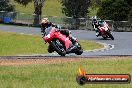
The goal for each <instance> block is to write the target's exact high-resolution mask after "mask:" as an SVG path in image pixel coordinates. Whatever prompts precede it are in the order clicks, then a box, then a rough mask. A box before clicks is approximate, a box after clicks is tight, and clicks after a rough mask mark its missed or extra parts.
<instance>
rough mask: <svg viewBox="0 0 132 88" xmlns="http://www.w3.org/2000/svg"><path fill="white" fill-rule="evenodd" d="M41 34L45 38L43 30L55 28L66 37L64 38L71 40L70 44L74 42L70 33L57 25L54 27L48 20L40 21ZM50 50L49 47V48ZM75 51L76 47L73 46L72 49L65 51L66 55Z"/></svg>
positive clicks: (74, 39)
mask: <svg viewBox="0 0 132 88" xmlns="http://www.w3.org/2000/svg"><path fill="white" fill-rule="evenodd" d="M40 24H41V33H42V35H43V36H45V29H46V28H48V27H55V28H57V31H60V33H61V34H64V35H66V37H69V39H70V40H71V42H72V44H74V43H75V42H76V38H74V37H73V36H72V35H71V33H70V31H69V30H68V29H60V28H59V27H58V26H57V25H55V24H54V23H52V22H49V20H48V18H43V19H42V20H41V23H40ZM49 48H50V47H49ZM49 48H48V51H50V49H49ZM75 49H76V47H75V46H74V45H72V47H70V48H68V49H67V50H66V53H72V52H74V50H75Z"/></svg>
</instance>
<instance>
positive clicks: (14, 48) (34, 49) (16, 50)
mask: <svg viewBox="0 0 132 88" xmlns="http://www.w3.org/2000/svg"><path fill="white" fill-rule="evenodd" d="M80 43H81V45H82V47H83V48H84V49H85V50H92V49H96V48H102V47H103V46H102V45H100V44H97V43H95V42H92V41H85V40H81V41H80ZM47 46H48V44H44V41H43V39H42V38H41V37H40V36H36V35H21V34H16V33H6V32H0V55H1V56H2V55H3V56H6V55H27V54H45V53H48V52H47Z"/></svg>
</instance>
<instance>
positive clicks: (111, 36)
mask: <svg viewBox="0 0 132 88" xmlns="http://www.w3.org/2000/svg"><path fill="white" fill-rule="evenodd" d="M107 35H108V36H109V37H110V38H111V39H112V40H114V37H113V35H112V34H111V32H109V31H107Z"/></svg>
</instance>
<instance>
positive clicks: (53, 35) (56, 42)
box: [43, 27, 83, 56]
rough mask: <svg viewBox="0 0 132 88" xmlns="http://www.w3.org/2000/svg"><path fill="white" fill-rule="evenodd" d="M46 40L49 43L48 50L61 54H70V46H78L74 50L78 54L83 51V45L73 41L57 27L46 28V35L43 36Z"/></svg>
mask: <svg viewBox="0 0 132 88" xmlns="http://www.w3.org/2000/svg"><path fill="white" fill-rule="evenodd" d="M43 39H44V41H45V42H46V43H47V42H48V44H49V46H48V52H49V53H52V52H54V51H56V52H57V53H58V54H59V55H61V56H65V55H66V54H69V52H67V50H68V49H69V48H70V47H76V48H75V49H74V50H73V51H72V52H70V53H75V54H77V55H81V54H82V53H83V50H82V47H81V45H80V44H79V43H78V42H77V41H76V42H75V43H72V42H71V40H70V38H69V37H66V36H65V35H64V34H61V33H60V31H58V30H57V29H56V28H55V27H50V28H47V29H45V36H43Z"/></svg>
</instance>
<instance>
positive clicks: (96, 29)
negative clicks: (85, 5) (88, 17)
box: [92, 16, 100, 37]
mask: <svg viewBox="0 0 132 88" xmlns="http://www.w3.org/2000/svg"><path fill="white" fill-rule="evenodd" d="M98 20H100V18H99V19H97V16H94V17H93V20H92V26H93V28H94V30H95V32H96V36H97V37H98V36H99V34H100V30H99V28H98V27H99V22H98Z"/></svg>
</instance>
